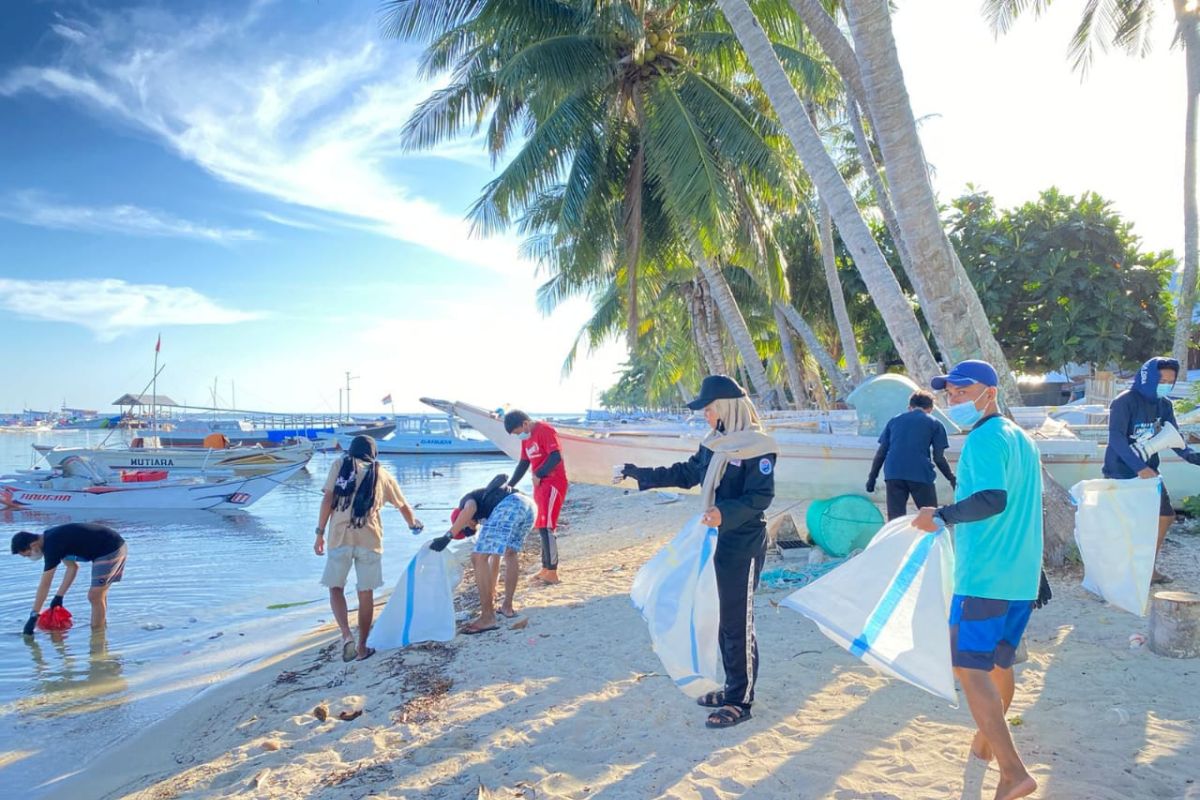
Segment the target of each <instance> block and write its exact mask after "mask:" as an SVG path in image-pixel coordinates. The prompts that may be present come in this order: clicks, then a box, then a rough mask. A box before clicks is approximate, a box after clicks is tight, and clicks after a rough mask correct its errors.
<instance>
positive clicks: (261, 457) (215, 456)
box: [33, 436, 313, 474]
mask: <svg viewBox="0 0 1200 800" xmlns="http://www.w3.org/2000/svg"><path fill="white" fill-rule="evenodd" d="M153 442H154V438H153V437H149V438H147V439H142V438H135V439H134V440H133V441H132V442H131V444H130V446H128V447H58V446H55V445H48V444H34V445H33V449H34V450H36V451H37V452H38V453H40V454H41V455H42V457H43V458H45V459H46V463H48V464H49V465H50V466H51V467H58V466H60V465H61V464H62V463H63V461H65V460H66V459H68V458H72V457H75V456H83V457H85V458H88V459H91V460H92V461H94V462H95V463H97V464H100V465H102V466H105V467H108V468H109V469H113V470H140V469H143V470H144V469H154V470H166V471H168V472H176V471H182V470H188V471H201V472H204V471H210V470H230V471H232V472H234V473H237V474H249V473H256V472H272V471H274V470H278V469H282V468H284V467H290V466H304V465H305V464H307V463H308V462H309V461H310V460H311V459H312V457H313V443H312V442H311V441H309V440H307V439H302V440H298V441H295V442H293V443H292V444H284V445H280V446H279V447H262V446H261V445H255V446H253V447H226V446H223V445H222V444H221V443H222V442H224V439H223V437H219V436H218V437H216V438H214V439H210V441H209V442H208V443H206V444H209V445H217V446H205V447H158V446H155V445H154V444H153Z"/></svg>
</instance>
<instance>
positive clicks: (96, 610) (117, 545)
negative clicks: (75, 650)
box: [12, 522, 127, 636]
mask: <svg viewBox="0 0 1200 800" xmlns="http://www.w3.org/2000/svg"><path fill="white" fill-rule="evenodd" d="M12 551H13V555H20V556H25V557H26V558H28V559H30V560H32V561H38V560H41V561H43V562H44V564H45V566H44V567H43V571H42V581H41V583H39V584H38V590H37V595H36V596H35V597H34V598H33V611H32V612H31V613H30V614H29V619H28V620H26V621H25V628H24V633H25V635H26V636H31V635H33V629H34V627H35V626H36V625H37V619H38V614H40V613H41V611H42V604H43V603H45V602H46V596H47V595H49V594H50V584H51V583H52V582H53V581H54V573H55V572H56V571H57V570H58V565H59V564H64V563H65V564H66V570H67V574H66V575H64V576H63V582H62V584H61V585H60V586H59V587H58V594H56V595H54V599H53V600H51V601H50V607H51V608H54V607H55V606H61V605H62V604H63V597H64V596H65V595H66V593H67V590H68V589H70V588H71V584H72V583H74V581H75V575H76V574H77V573H78V572H79V562H80V561H90V562H91V563H92V583H91V588H89V589H88V602H89V603H91V604H92V629H93V630H100V629H102V628H103V627H104V622H105V617H106V615H107V613H108V587H109V586H111V585H112V584H114V583H116V582H117V581H119V580H121V578H122V576H124V574H125V555H126V552H127V548H126V546H125V540H124V539H122V538H121V536H120V535H119V534H118V533H117V532H116V531H114V530H113V529H112V528H109V527H106V526H104V525H96V524H93V523H89V522H72V523H68V524H66V525H59V526H57V527H54V528H48V529H47V530H46V531H45V532H44V533H42V534H36V533H30V532H28V531H20V532H19V533H16V534H13V537H12Z"/></svg>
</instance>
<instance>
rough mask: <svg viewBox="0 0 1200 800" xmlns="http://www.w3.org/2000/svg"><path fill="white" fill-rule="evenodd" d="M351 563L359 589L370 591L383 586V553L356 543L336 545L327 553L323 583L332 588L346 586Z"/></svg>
mask: <svg viewBox="0 0 1200 800" xmlns="http://www.w3.org/2000/svg"><path fill="white" fill-rule="evenodd" d="M351 565H354V578H355V582H356V583H357V587H356V588H357V590H358V591H360V592H370V591H374V590H375V589H378V588H380V587H381V586H383V555H382V554H380V553H376V552H375V551H374V550H369V549H368V548H366V547H355V546H354V545H346V546H344V547H335V548H333V549H332V550H330V551H329V552H327V553H326V554H325V572H324V574H322V575H321V585H322V586H327V587H329V588H330V589H341V588H344V587H345V586H346V579H347V578H349V577H350V566H351Z"/></svg>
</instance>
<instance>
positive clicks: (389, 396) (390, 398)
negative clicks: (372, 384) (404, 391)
mask: <svg viewBox="0 0 1200 800" xmlns="http://www.w3.org/2000/svg"><path fill="white" fill-rule="evenodd" d="M380 402H382V403H383V404H384V405H385V406H386V405H387V404H388V403H390V402H392V396H391V395H390V394H389V395H388V396H387V397H385V398H383V400H382V401H380Z"/></svg>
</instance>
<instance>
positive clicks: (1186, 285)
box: [1173, 0, 1200, 377]
mask: <svg viewBox="0 0 1200 800" xmlns="http://www.w3.org/2000/svg"><path fill="white" fill-rule="evenodd" d="M1175 13H1176V17H1177V19H1178V21H1179V32H1180V36H1181V37H1182V38H1183V50H1184V61H1185V63H1186V64H1187V114H1186V116H1185V118H1184V149H1183V274H1182V275H1181V276H1180V278H1179V308H1178V310H1177V311H1176V317H1175V346H1174V348H1173V352H1174V355H1175V358H1176V359H1178V361H1179V368H1180V369H1181V370H1183V373H1184V374H1183V377H1186V376H1187V368H1188V343H1189V342H1190V341H1191V335H1192V314H1193V313H1194V310H1195V308H1196V273H1197V266H1198V262H1200V228H1198V227H1197V225H1198V220H1197V199H1196V127H1197V119H1196V117H1197V114H1198V113H1200V108H1197V105H1198V104H1200V12H1197V11H1191V12H1187V11H1184V10H1183V0H1175Z"/></svg>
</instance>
